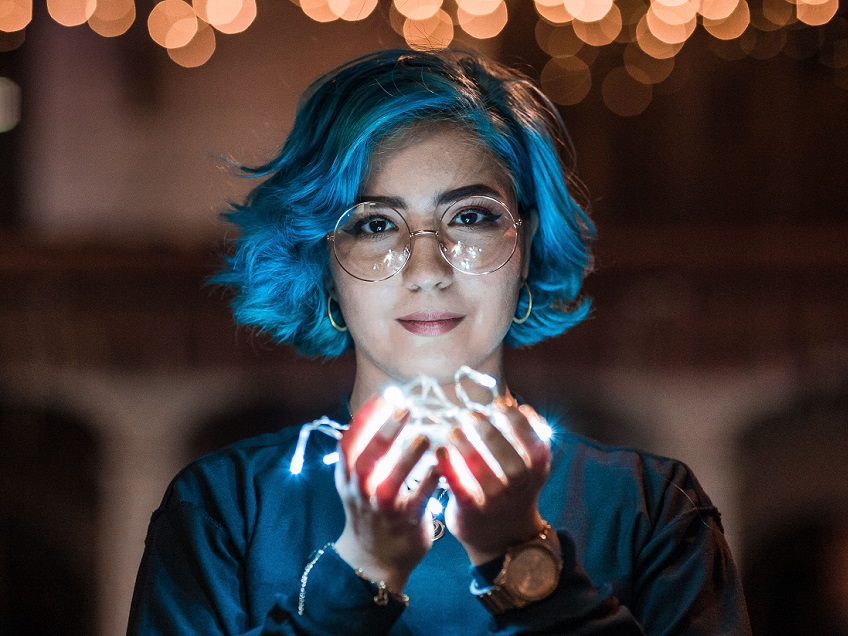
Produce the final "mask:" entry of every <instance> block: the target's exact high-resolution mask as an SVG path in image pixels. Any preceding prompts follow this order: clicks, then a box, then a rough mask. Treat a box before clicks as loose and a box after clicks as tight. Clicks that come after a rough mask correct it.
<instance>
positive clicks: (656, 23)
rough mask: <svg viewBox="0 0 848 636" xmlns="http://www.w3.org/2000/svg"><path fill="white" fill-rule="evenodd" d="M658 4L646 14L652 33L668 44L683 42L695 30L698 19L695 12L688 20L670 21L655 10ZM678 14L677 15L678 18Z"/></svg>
mask: <svg viewBox="0 0 848 636" xmlns="http://www.w3.org/2000/svg"><path fill="white" fill-rule="evenodd" d="M656 7H657V4H652V5H651V8H650V9H648V12H647V13H646V14H645V23H646V24H647V26H648V29H649V30H650V32H651V34H652V35H653V36H654V37H655V38H657V39H658V40H660V41H661V42H665V43H666V44H683V43H684V42H685V41H686V40H687V39H688V38H689V36H690V35H692V34H693V33H694V32H695V27H696V26H697V20H696V19H695V15H694V13H693V14H692V17H691V18H690V20H689V21H688V22H682V23H678V22H674V23H669V22H666V21H665V20H663V19H662V18H661V17H660V16H659V15H657V13H656V12H655V8H656ZM677 17H678V16H676V17H675V19H677Z"/></svg>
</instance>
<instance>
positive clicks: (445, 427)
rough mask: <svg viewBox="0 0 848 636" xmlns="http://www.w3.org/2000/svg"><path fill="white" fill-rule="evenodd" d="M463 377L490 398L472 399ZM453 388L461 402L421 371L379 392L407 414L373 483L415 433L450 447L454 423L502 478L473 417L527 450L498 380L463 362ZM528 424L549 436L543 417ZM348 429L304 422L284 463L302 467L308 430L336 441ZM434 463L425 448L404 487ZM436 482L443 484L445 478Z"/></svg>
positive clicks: (459, 467)
mask: <svg viewBox="0 0 848 636" xmlns="http://www.w3.org/2000/svg"><path fill="white" fill-rule="evenodd" d="M463 381H468V382H470V384H472V385H476V386H478V387H480V388H482V389H485V391H484V393H483V394H484V395H486V394H488V395H489V396H490V400H489V401H488V402H478V401H476V400H474V399H473V398H472V397H471V396H470V395H469V393H468V391H467V390H466V388H465V386H464V385H463ZM454 391H455V393H456V396H457V398H458V399H459V401H460V404H455V403H453V402H451V401H450V400H449V399H448V397H447V395H445V392H444V390H443V389H442V387H441V386H440V385H439V383H438V381H437V380H436V379H435V378H432V377H430V376H426V375H420V376H418V377H416V378H414V379H413V380H411V381H410V382H408V383H407V384H405V385H403V386H401V387H398V386H390V387H387V388H386V389H385V390H384V391H383V394H382V397H383V399H384V400H385V401H386V402H387V403H388V405H389V406H390V407H391V408H392V410H393V411H397V410H404V409H406V410H408V411H409V417H408V419H407V423H406V424H405V425H404V427H403V430H402V431H401V432H400V434H399V435H398V437H397V439H396V440H395V442H394V443H393V444H392V446H391V448H390V449H389V450H388V452H387V453H386V455H385V456H384V457H383V458H382V459H381V460H380V461H379V462H378V463H377V465H376V466H375V468H374V472H373V474H372V477H371V480H372V483H379V481H381V480H382V479H383V478H385V477H386V475H388V472H389V471H390V470H391V468H392V466H394V465H395V463H396V462H397V460H398V458H399V456H400V454H401V453H402V452H403V450H404V449H405V448H407V447H408V446H409V444H411V443H412V441H413V440H414V439H415V438H416V437H418V436H419V435H425V436H426V437H427V438H428V439H429V440H430V448H431V449H434V448H436V447H439V446H445V447H447V448H449V449H451V444H450V442H449V435H450V432H451V430H452V429H454V428H457V427H458V428H460V429H461V430H462V432H463V433H464V434H465V436H466V437H467V438H468V440H469V442H470V443H471V444H472V445H473V446H474V447H475V448H476V449H477V451H478V452H479V453H480V455H481V456H482V457H483V459H484V460H485V461H486V462H487V463H488V464H489V465H490V466H491V468H492V470H494V471H495V473H496V474H498V476H499V477H501V478H503V477H504V476H503V471H502V469H501V467H500V465H499V464H498V462H497V461H496V460H495V459H494V457H493V456H492V454H491V452H490V451H489V449H488V447H487V446H486V445H485V443H484V442H483V440H482V438H481V437H480V435H479V433H478V432H477V429H476V426H475V419H476V418H477V417H478V416H483V417H484V418H486V419H488V420H489V421H490V422H491V423H492V424H493V425H494V426H495V427H496V428H497V429H498V430H499V431H500V432H501V433H502V434H503V435H504V437H505V438H506V439H507V440H509V442H510V443H511V444H512V445H513V446H514V447H515V448H516V450H517V451H518V452H519V453H520V454H522V456H525V455H526V451H525V450H524V447H523V446H522V445H521V443H520V442H519V441H518V440H517V439H516V437H515V435H514V433H513V431H512V426H511V425H510V423H509V420H508V418H507V417H506V415H505V414H504V413H503V412H502V411H501V410H500V409H499V408H498V406H497V403H496V398H497V397H498V383H497V380H496V379H495V378H494V377H492V376H491V375H488V374H486V373H481V372H479V371H476V370H474V369H472V368H471V367H468V366H465V365H463V366H461V367H460V368H459V369H458V370H457V372H456V373H455V374H454ZM475 414H478V415H475ZM530 424H531V426H532V427H533V429H534V430H535V431H536V434H537V435H538V436H539V438H540V439H543V440H548V439H550V437H551V434H552V430H551V428H550V426H549V425H548V423H547V422H546V421H545V420H544V418H541V417H539V418H535V417H534V418H530ZM348 428H349V425H346V424H339V423H338V422H336V421H334V420H332V419H330V418H329V417H326V416H324V417H321V418H319V419H317V420H314V421H313V422H310V423H308V424H305V425H303V426H302V427H301V430H300V434H299V436H298V440H297V446H296V447H295V451H294V454H293V456H292V460H291V464H290V467H289V470H290V471H291V473H292V474H299V473H300V472H301V471H302V470H303V464H304V460H305V455H306V445H307V443H308V441H309V437H310V435H311V434H312V433H313V432H316V431H317V432H319V433H323V434H325V435H328V436H330V437H333V438H335V439H336V440H339V439H341V437H342V435H343V433H344V431H346V430H348ZM337 459H338V455H337V453H331V454H330V455H327V456H326V457H325V458H324V463H327V464H330V463H333V462H334V461H335V460H337ZM525 459H527V458H526V457H525ZM435 463H436V458H435V454H434V453H433V451H432V450H430V451H428V452H427V453H426V454H425V456H424V457H423V458H422V459H421V461H419V462H418V464H417V465H416V467H415V468H414V469H413V471H412V472H411V473H410V475H409V477H408V478H407V480H406V482H405V483H406V485H407V487H409V488H414V487H415V485H416V484H417V483H419V482H420V480H421V479H423V477H424V475H425V474H426V472H427V471H428V470H429V468H430V467H431V466H432V465H434V464H435ZM455 465H456V467H457V471H458V472H459V474H460V478H462V479H463V481H464V482H467V483H469V484H472V483H473V482H475V480H474V478H473V477H472V476H471V475H470V473H468V474H464V472H465V471H463V469H464V468H465V465H464V462H461V461H460V462H455ZM466 470H467V469H466ZM442 482H444V480H442ZM441 485H442V487H446V484H444V483H442V484H441Z"/></svg>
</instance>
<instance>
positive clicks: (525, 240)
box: [521, 209, 539, 281]
mask: <svg viewBox="0 0 848 636" xmlns="http://www.w3.org/2000/svg"><path fill="white" fill-rule="evenodd" d="M521 223H522V227H523V228H524V231H523V232H522V239H521V280H522V281H525V280H527V275H528V273H529V270H530V255H531V249H532V245H533V237H534V236H536V230H538V229H539V213H538V212H537V211H536V210H535V209H531V210H528V213H527V215H526V216H525V217H522V221H521Z"/></svg>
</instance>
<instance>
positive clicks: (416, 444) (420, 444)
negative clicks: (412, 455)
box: [411, 435, 430, 451]
mask: <svg viewBox="0 0 848 636" xmlns="http://www.w3.org/2000/svg"><path fill="white" fill-rule="evenodd" d="M429 444H430V438H428V437H427V436H426V435H419V436H418V437H416V438H415V439H414V440H413V441H412V445H411V447H412V449H413V450H415V451H419V450H421V449H422V448H425V447H426V446H428V445H429Z"/></svg>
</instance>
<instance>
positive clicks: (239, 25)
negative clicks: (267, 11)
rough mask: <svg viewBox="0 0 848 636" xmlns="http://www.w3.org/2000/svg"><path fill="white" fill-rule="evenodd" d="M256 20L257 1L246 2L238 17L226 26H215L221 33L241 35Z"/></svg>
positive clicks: (248, 0) (247, 0)
mask: <svg viewBox="0 0 848 636" xmlns="http://www.w3.org/2000/svg"><path fill="white" fill-rule="evenodd" d="M255 19H256V0H244V2H243V4H242V5H241V10H239V12H238V14H236V17H235V18H233V19H232V20H230V21H229V22H227V23H225V24H213V25H212V26H213V27H215V28H216V29H217V30H218V31H220V32H221V33H228V34H233V33H241V32H242V31H244V30H245V29H247V27H249V26H250V25H251V24H253V21H254V20H255Z"/></svg>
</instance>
